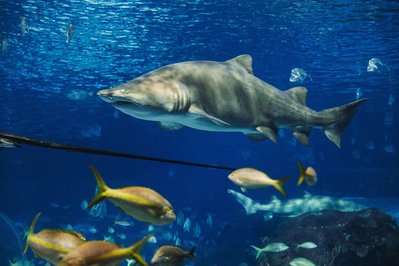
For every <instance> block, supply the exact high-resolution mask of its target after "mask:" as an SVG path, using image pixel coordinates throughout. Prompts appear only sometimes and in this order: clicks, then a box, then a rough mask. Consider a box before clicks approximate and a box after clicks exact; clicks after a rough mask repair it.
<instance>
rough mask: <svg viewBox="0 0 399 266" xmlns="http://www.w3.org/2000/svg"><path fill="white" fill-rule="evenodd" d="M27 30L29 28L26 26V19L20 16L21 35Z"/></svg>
mask: <svg viewBox="0 0 399 266" xmlns="http://www.w3.org/2000/svg"><path fill="white" fill-rule="evenodd" d="M26 30H28V32H29V28H28V22H26V19H25V18H24V17H22V18H21V31H22V35H23V36H24V35H25V31H26Z"/></svg>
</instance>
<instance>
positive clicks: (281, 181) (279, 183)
mask: <svg viewBox="0 0 399 266" xmlns="http://www.w3.org/2000/svg"><path fill="white" fill-rule="evenodd" d="M291 177H292V176H287V177H284V178H281V179H279V180H276V182H275V183H274V187H275V188H276V189H277V190H278V191H280V193H281V194H283V196H284V197H286V198H288V197H287V194H286V193H285V191H284V188H283V186H284V184H285V182H287V181H288V180H290V179H291Z"/></svg>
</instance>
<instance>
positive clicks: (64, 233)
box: [22, 213, 86, 265]
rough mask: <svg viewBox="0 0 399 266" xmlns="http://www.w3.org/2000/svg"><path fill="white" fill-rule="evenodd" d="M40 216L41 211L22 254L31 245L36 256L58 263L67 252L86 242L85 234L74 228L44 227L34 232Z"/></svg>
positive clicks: (34, 221) (34, 220)
mask: <svg viewBox="0 0 399 266" xmlns="http://www.w3.org/2000/svg"><path fill="white" fill-rule="evenodd" d="M39 216H40V213H38V214H37V215H36V217H35V218H34V219H33V222H32V225H31V226H30V231H29V235H28V238H27V240H26V244H25V247H24V251H23V253H22V254H24V253H25V252H26V250H27V249H28V246H29V247H30V248H31V249H32V251H33V253H34V254H35V256H36V257H38V258H42V259H45V260H47V261H48V262H50V263H52V264H54V265H57V264H58V263H59V262H60V261H61V259H62V258H63V256H64V255H65V254H67V253H68V252H70V251H71V250H73V249H75V248H77V247H78V246H80V245H82V244H83V243H86V241H85V238H84V237H83V235H82V234H80V233H77V232H75V231H73V230H64V229H44V230H42V231H40V232H39V233H37V234H34V233H33V229H34V227H35V224H36V221H37V219H38V218H39Z"/></svg>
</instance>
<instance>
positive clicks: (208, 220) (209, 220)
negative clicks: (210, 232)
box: [206, 213, 212, 226]
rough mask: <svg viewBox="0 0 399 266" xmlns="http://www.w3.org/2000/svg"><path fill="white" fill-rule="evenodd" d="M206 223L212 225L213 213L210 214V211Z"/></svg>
mask: <svg viewBox="0 0 399 266" xmlns="http://www.w3.org/2000/svg"><path fill="white" fill-rule="evenodd" d="M206 223H207V224H208V225H209V226H212V217H211V214H210V213H208V219H206Z"/></svg>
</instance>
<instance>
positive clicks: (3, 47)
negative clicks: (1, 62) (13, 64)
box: [1, 34, 8, 55]
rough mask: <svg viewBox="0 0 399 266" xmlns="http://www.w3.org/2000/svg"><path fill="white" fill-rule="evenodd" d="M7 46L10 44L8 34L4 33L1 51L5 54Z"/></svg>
mask: <svg viewBox="0 0 399 266" xmlns="http://www.w3.org/2000/svg"><path fill="white" fill-rule="evenodd" d="M7 46H8V40H7V38H6V36H5V35H4V34H3V35H2V36H1V52H2V54H3V55H5V54H6V52H7Z"/></svg>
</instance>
